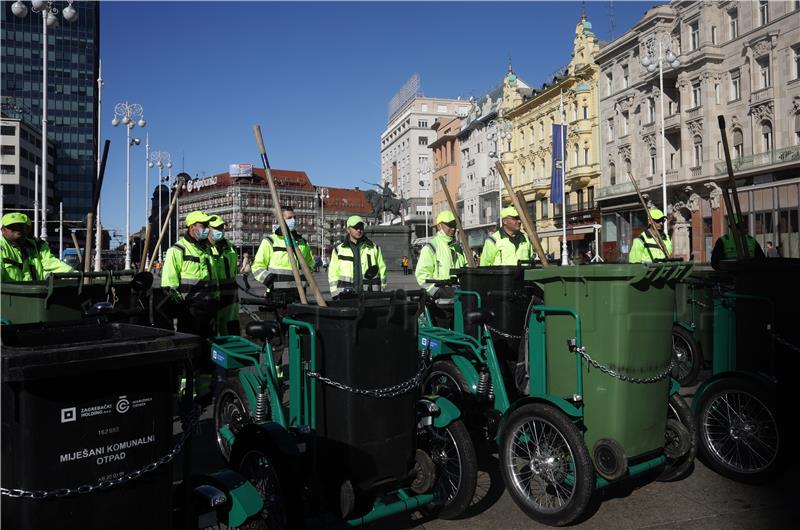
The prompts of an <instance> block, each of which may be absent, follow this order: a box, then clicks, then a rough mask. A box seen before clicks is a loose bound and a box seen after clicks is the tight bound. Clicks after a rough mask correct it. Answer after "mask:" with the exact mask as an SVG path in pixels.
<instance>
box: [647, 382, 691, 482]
mask: <svg viewBox="0 0 800 530" xmlns="http://www.w3.org/2000/svg"><path fill="white" fill-rule="evenodd" d="M670 420H671V421H670ZM675 422H677V425H676V424H675ZM686 437H688V440H683V439H682V438H686ZM687 443H688V450H686V451H683V450H682V447H684V444H687ZM664 447H665V453H670V452H674V453H678V454H679V456H677V457H676V458H670V457H669V456H668V457H667V464H666V466H665V467H664V470H663V471H662V472H661V474H660V475H659V476H658V477H657V478H656V480H658V481H659V482H672V481H673V480H680V479H683V478H686V477H687V476H688V475H689V473H691V470H692V469H693V468H694V457H695V455H696V454H697V428H696V426H695V423H694V416H693V415H692V409H690V408H689V405H688V404H687V403H686V400H685V399H683V396H681V395H679V394H672V395H671V396H670V397H669V402H668V404H667V428H666V430H665V431H664ZM680 453H683V454H680Z"/></svg>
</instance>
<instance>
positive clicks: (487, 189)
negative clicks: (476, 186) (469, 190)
mask: <svg viewBox="0 0 800 530" xmlns="http://www.w3.org/2000/svg"><path fill="white" fill-rule="evenodd" d="M498 189H500V183H499V182H497V180H495V179H492V182H490V183H489V184H487V185H486V186H481V189H480V191H479V192H478V193H480V194H481V195H483V194H484V193H497V190H498Z"/></svg>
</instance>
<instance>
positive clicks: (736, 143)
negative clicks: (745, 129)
mask: <svg viewBox="0 0 800 530" xmlns="http://www.w3.org/2000/svg"><path fill="white" fill-rule="evenodd" d="M743 156H744V136H742V130H741V129H734V130H733V158H742V157H743Z"/></svg>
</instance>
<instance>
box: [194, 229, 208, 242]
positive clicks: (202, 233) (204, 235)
mask: <svg viewBox="0 0 800 530" xmlns="http://www.w3.org/2000/svg"><path fill="white" fill-rule="evenodd" d="M196 234H197V240H198V241H203V240H204V239H208V228H201V229H200V230H198V231H197V232H196Z"/></svg>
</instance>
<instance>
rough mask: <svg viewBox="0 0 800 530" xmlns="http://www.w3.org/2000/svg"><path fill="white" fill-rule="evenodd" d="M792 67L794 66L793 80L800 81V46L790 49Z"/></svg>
mask: <svg viewBox="0 0 800 530" xmlns="http://www.w3.org/2000/svg"><path fill="white" fill-rule="evenodd" d="M792 56H793V60H792V65H793V66H794V72H793V74H794V76H793V77H794V79H800V46H796V47H795V48H793V49H792Z"/></svg>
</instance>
